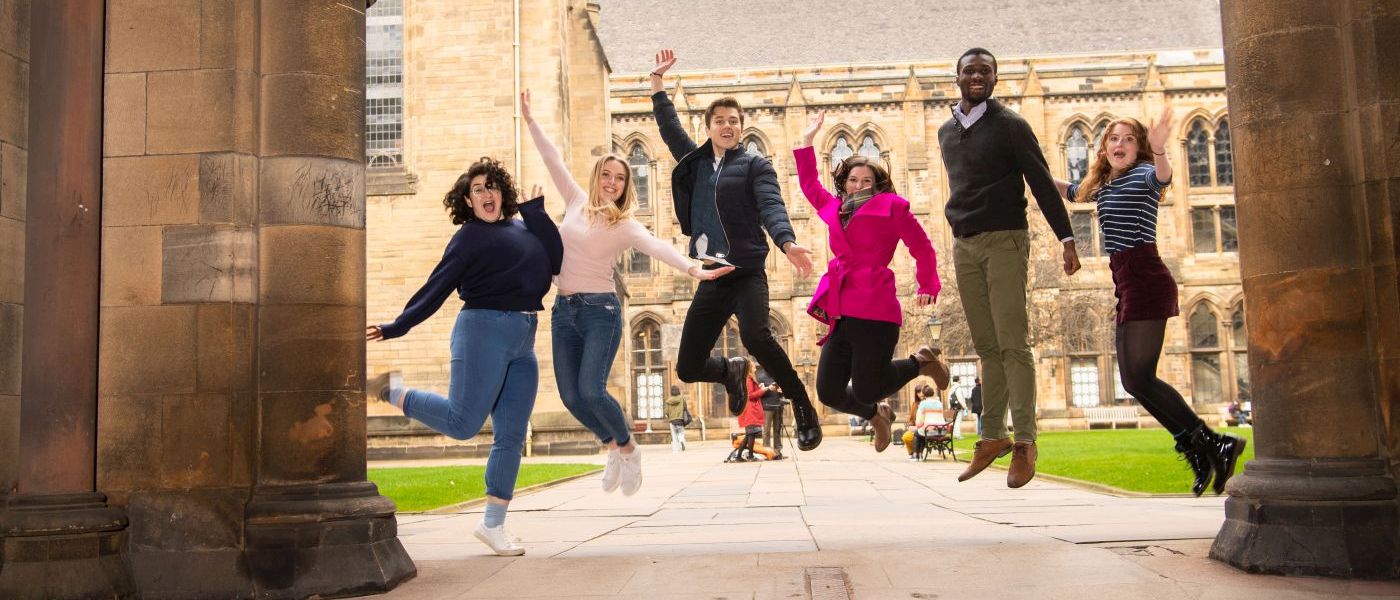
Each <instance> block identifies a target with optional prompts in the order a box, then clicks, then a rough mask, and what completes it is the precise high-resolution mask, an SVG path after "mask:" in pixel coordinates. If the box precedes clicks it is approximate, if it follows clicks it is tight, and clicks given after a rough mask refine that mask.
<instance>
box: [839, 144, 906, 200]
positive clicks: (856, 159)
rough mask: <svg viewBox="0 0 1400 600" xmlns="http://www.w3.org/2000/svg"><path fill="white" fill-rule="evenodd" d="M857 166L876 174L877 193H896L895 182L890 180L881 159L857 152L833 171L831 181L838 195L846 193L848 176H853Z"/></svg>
mask: <svg viewBox="0 0 1400 600" xmlns="http://www.w3.org/2000/svg"><path fill="white" fill-rule="evenodd" d="M856 167H866V168H868V169H870V172H871V173H873V174H874V175H875V186H874V187H875V189H874V191H875V193H876V194H885V193H890V194H893V193H896V192H895V191H894V182H893V181H891V180H890V173H889V171H886V170H885V167H884V166H883V165H881V164H880V161H878V160H872V159H871V158H870V157H868V156H861V155H859V154H857V155H855V156H852V157H850V158H848V159H846V160H843V161H841V164H839V165H837V166H836V170H835V171H833V172H832V173H831V182H832V183H833V184H835V185H836V195H838V196H845V195H846V178H847V177H850V176H851V170H852V169H854V168H856Z"/></svg>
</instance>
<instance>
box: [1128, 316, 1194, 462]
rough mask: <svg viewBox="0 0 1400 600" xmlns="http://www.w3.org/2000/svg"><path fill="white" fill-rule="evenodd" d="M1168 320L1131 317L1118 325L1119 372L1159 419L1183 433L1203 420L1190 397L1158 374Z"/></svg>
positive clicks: (1131, 390) (1134, 395) (1177, 433)
mask: <svg viewBox="0 0 1400 600" xmlns="http://www.w3.org/2000/svg"><path fill="white" fill-rule="evenodd" d="M1166 330H1167V321H1166V320H1165V319H1163V320H1161V321H1127V322H1125V323H1123V324H1121V325H1119V326H1118V332H1117V339H1116V340H1115V342H1114V343H1115V344H1116V345H1117V349H1118V373H1119V375H1121V376H1122V378H1123V389H1125V390H1127V391H1128V393H1129V394H1132V395H1133V398H1136V399H1137V401H1138V402H1139V403H1140V404H1142V407H1143V408H1146V409H1147V412H1149V413H1151V414H1152V416H1153V418H1155V419H1157V422H1159V423H1161V424H1162V426H1163V427H1166V428H1167V431H1170V432H1171V434H1172V436H1174V437H1180V436H1182V435H1185V434H1187V433H1190V432H1191V430H1192V429H1195V428H1196V426H1198V425H1200V424H1201V423H1202V421H1201V418H1200V417H1198V416H1196V412H1195V411H1193V410H1191V406H1190V405H1188V404H1186V400H1185V399H1183V398H1182V397H1181V394H1179V393H1177V391H1176V389H1174V388H1172V386H1170V385H1167V382H1165V381H1162V380H1161V379H1158V378H1157V359H1158V357H1160V356H1161V354H1162V340H1163V338H1164V337H1165V335H1166Z"/></svg>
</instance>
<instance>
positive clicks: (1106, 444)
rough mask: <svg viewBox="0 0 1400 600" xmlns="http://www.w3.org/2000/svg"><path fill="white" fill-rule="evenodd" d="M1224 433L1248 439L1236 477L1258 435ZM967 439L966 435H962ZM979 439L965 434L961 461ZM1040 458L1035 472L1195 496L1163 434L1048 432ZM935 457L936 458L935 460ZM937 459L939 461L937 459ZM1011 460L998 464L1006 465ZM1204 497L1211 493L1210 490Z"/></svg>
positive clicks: (959, 446) (1041, 440)
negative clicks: (1255, 436)
mask: <svg viewBox="0 0 1400 600" xmlns="http://www.w3.org/2000/svg"><path fill="white" fill-rule="evenodd" d="M1221 431H1226V432H1229V433H1231V434H1234V435H1237V436H1240V437H1243V438H1245V439H1247V440H1249V445H1248V446H1247V447H1245V452H1244V454H1243V455H1242V456H1240V461H1239V466H1238V467H1236V469H1235V474H1236V475H1238V474H1239V473H1240V472H1241V471H1242V470H1243V469H1244V463H1245V462H1246V461H1249V460H1251V459H1253V458H1254V430H1253V429H1250V428H1247V427H1244V428H1241V427H1227V428H1225V429H1223V430H1221ZM963 432H964V434H965V435H966V434H967V430H966V429H964V430H963ZM976 442H977V440H976V438H975V434H974V435H967V437H966V438H965V439H961V440H958V441H957V443H956V444H955V446H956V447H957V449H958V458H959V459H961V460H968V459H970V458H972V445H973V444H974V443H976ZM1036 445H1038V446H1040V448H1039V458H1037V460H1036V471H1037V472H1039V473H1049V474H1051V475H1059V476H1061V477H1070V478H1073V479H1079V480H1083V481H1090V482H1094V483H1099V484H1103V485H1107V486H1112V487H1116V488H1118V489H1121V490H1128V491H1133V492H1146V493H1150V494H1182V493H1185V494H1189V493H1191V469H1190V468H1189V467H1187V466H1186V462H1185V461H1182V460H1179V459H1178V458H1177V456H1178V454H1177V453H1176V450H1174V449H1173V442H1172V437H1171V434H1169V433H1167V431H1166V430H1165V429H1118V430H1109V429H1095V430H1092V431H1045V432H1041V433H1040V436H1039V439H1038V440H1037V441H1036ZM934 456H935V457H937V454H935V455H934ZM935 459H936V458H935ZM1010 461H1011V456H1010V455H1007V456H1005V457H1003V458H1001V459H999V460H998V461H997V464H999V465H1003V466H1005V465H1006V464H1007V463H1009V462H1010ZM1206 493H1210V491H1209V490H1207V492H1206Z"/></svg>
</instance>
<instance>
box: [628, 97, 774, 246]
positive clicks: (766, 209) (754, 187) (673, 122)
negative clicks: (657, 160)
mask: <svg viewBox="0 0 1400 600" xmlns="http://www.w3.org/2000/svg"><path fill="white" fill-rule="evenodd" d="M651 102H652V112H653V113H654V114H655V116H656V124H657V127H658V128H659V129H660V130H661V139H662V140H664V141H665V142H666V147H667V148H669V149H670V150H671V156H672V157H674V158H675V159H676V168H675V169H673V170H672V171H671V198H672V199H673V201H674V203H675V208H676V219H677V220H679V221H680V223H681V232H682V233H684V234H686V235H688V236H694V235H695V233H694V232H693V231H692V229H691V222H690V210H691V202H692V196H693V192H694V189H695V177H696V173H697V171H699V170H700V169H699V168H698V163H699V161H702V160H709V161H713V160H714V150H713V146H712V145H711V142H710V141H708V140H707V141H706V142H705V143H704V144H703V145H699V146H697V145H696V144H695V141H694V140H691V139H690V136H689V135H687V134H686V132H685V129H684V128H682V127H681V121H680V118H679V117H678V116H677V115H676V106H675V105H674V104H672V103H671V99H670V98H668V97H667V96H666V92H657V93H656V94H654V95H652V97H651ZM715 192H716V193H715V204H716V208H717V209H718V212H719V219H720V225H721V226H723V228H724V233H725V238H726V239H724V240H711V241H710V246H709V253H710V254H712V255H719V253H723V254H725V255H727V260H728V261H729V262H731V263H734V265H735V266H738V267H743V268H749V269H763V267H764V263H765V261H767V259H768V243H767V242H765V241H764V240H763V229H764V228H766V229H768V235H769V236H770V237H772V238H773V245H775V246H777V247H778V248H779V249H780V250H781V249H782V247H783V244H786V243H787V242H796V241H797V236H796V235H794V234H793V231H792V223H790V222H789V221H788V214H787V207H786V206H784V205H783V195H782V192H781V191H779V189H778V174H777V172H775V171H774V170H773V163H772V162H770V161H769V160H768V159H767V158H764V157H762V156H758V155H755V154H749V153H747V152H745V151H744V149H743V147H742V146H735V147H734V148H730V149H729V150H728V151H727V152H725V154H724V161H723V162H722V163H721V165H720V172H719V181H718V183H717V184H716V186H715ZM760 224H761V225H760ZM690 255H691V257H695V248H694V244H693V243H692V244H691V245H690Z"/></svg>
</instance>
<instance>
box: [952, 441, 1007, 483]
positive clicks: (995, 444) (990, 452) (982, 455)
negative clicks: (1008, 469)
mask: <svg viewBox="0 0 1400 600" xmlns="http://www.w3.org/2000/svg"><path fill="white" fill-rule="evenodd" d="M1011 445H1012V444H1011V438H1002V439H999V440H977V446H976V449H974V450H973V451H972V462H969V463H967V470H965V471H963V472H962V475H958V481H967V480H969V479H972V478H973V477H976V476H977V474H978V473H981V472H982V471H983V470H985V469H986V468H987V467H989V466H991V464H992V461H994V460H996V459H998V458H1001V457H1003V456H1006V455H1007V454H1010V453H1011Z"/></svg>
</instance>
